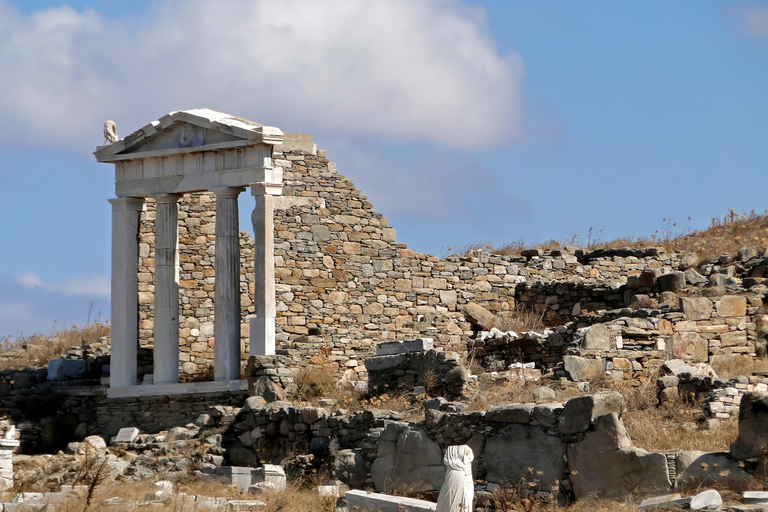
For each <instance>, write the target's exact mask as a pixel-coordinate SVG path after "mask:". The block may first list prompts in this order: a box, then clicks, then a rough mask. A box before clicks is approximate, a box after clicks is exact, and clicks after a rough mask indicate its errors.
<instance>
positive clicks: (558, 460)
mask: <svg viewBox="0 0 768 512" xmlns="http://www.w3.org/2000/svg"><path fill="white" fill-rule="evenodd" d="M564 454H565V445H564V444H563V441H562V440H561V439H560V438H559V437H557V436H550V435H548V434H546V433H545V432H544V431H542V430H541V428H539V427H535V426H531V425H509V426H508V427H505V428H504V429H503V430H502V431H501V432H499V433H498V434H496V435H495V436H491V437H489V438H488V440H487V441H486V443H485V452H484V454H483V463H484V464H485V469H486V472H487V473H486V479H487V480H488V481H489V482H493V483H499V482H503V481H506V482H514V483H519V482H521V481H524V482H525V485H527V484H528V483H533V482H535V483H536V486H537V487H538V488H542V489H550V488H551V487H552V486H554V485H556V481H557V480H559V479H560V478H561V477H562V474H563V470H564V468H565V462H564V460H563V455H564ZM529 468H532V470H529Z"/></svg>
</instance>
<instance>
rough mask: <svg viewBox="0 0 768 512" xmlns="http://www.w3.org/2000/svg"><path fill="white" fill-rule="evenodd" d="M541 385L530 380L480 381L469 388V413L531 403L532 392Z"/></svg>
mask: <svg viewBox="0 0 768 512" xmlns="http://www.w3.org/2000/svg"><path fill="white" fill-rule="evenodd" d="M540 385H541V383H539V382H533V381H530V380H522V379H515V380H510V381H507V380H504V381H491V380H481V381H480V382H478V383H477V386H476V387H474V388H471V390H470V394H469V399H470V402H469V407H468V408H467V410H469V411H485V410H488V409H489V408H491V407H493V406H495V405H501V404H512V403H523V402H533V390H534V389H536V388H537V387H539V386H540Z"/></svg>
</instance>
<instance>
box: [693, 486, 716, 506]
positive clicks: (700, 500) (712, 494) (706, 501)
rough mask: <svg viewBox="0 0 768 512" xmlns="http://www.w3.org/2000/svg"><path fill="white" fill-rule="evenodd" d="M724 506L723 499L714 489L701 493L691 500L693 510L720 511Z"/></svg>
mask: <svg viewBox="0 0 768 512" xmlns="http://www.w3.org/2000/svg"><path fill="white" fill-rule="evenodd" d="M722 506H723V498H722V497H721V496H720V493H719V492H717V491H716V490H714V489H709V490H706V491H704V492H700V493H699V494H697V495H696V496H694V497H693V498H691V505H690V507H691V510H720V508H722Z"/></svg>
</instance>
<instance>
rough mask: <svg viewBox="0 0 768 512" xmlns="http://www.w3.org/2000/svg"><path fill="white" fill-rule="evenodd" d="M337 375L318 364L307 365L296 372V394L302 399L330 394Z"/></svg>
mask: <svg viewBox="0 0 768 512" xmlns="http://www.w3.org/2000/svg"><path fill="white" fill-rule="evenodd" d="M336 381H337V379H336V377H334V376H333V374H332V373H328V372H326V371H323V369H322V368H318V367H316V366H306V367H304V368H302V369H300V370H299V371H298V372H296V375H295V376H294V383H295V384H296V394H297V396H298V398H300V399H302V400H312V399H313V398H319V397H325V396H328V395H329V394H330V393H331V392H332V391H333V389H334V385H335V384H336Z"/></svg>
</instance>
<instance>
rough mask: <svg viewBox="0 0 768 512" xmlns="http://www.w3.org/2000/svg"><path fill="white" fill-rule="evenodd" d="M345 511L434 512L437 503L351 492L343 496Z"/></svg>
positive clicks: (357, 491) (365, 492)
mask: <svg viewBox="0 0 768 512" xmlns="http://www.w3.org/2000/svg"><path fill="white" fill-rule="evenodd" d="M344 497H345V498H346V502H347V507H346V508H347V510H350V511H352V510H375V511H377V512H401V511H404V510H407V511H408V512H434V511H435V507H436V506H437V503H433V502H431V501H424V500H417V499H415V498H406V497H404V496H390V495H388V494H379V493H375V492H368V491H359V490H352V491H347V493H346V494H345V495H344Z"/></svg>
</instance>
